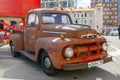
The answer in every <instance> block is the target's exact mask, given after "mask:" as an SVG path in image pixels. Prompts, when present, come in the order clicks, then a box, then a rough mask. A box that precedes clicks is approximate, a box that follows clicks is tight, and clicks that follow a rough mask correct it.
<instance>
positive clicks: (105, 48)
mask: <svg viewBox="0 0 120 80" xmlns="http://www.w3.org/2000/svg"><path fill="white" fill-rule="evenodd" d="M107 48H108V44H107V43H103V45H102V49H103V50H105V51H107Z"/></svg>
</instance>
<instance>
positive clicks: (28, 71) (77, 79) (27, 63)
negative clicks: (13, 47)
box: [0, 36, 120, 80]
mask: <svg viewBox="0 0 120 80" xmlns="http://www.w3.org/2000/svg"><path fill="white" fill-rule="evenodd" d="M106 39H107V41H108V44H109V48H108V52H109V56H113V61H112V62H109V63H106V64H103V65H101V66H99V67H94V68H90V69H83V70H76V71H61V72H60V73H59V74H57V75H55V76H47V75H46V74H45V73H44V72H43V71H42V69H41V67H40V65H39V64H38V63H36V62H33V61H32V60H30V59H28V58H26V57H25V56H21V57H18V58H13V57H12V56H11V54H10V48H9V46H8V45H5V46H2V47H0V80H120V62H119V61H120V47H119V46H120V44H119V43H120V40H119V39H118V37H117V36H107V37H106Z"/></svg>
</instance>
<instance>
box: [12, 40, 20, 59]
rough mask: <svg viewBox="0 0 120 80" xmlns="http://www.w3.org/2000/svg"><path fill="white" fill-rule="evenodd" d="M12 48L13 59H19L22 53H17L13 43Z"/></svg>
mask: <svg viewBox="0 0 120 80" xmlns="http://www.w3.org/2000/svg"><path fill="white" fill-rule="evenodd" d="M10 48H11V54H12V56H13V57H19V56H20V53H19V52H16V51H15V46H14V44H13V42H12V43H11V44H10Z"/></svg>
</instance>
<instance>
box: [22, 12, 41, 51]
mask: <svg viewBox="0 0 120 80" xmlns="http://www.w3.org/2000/svg"><path fill="white" fill-rule="evenodd" d="M26 26H27V27H26V29H25V31H24V44H25V50H28V51H32V52H33V51H35V42H36V40H37V33H39V18H38V14H37V13H30V14H29V15H28V17H27V24H26Z"/></svg>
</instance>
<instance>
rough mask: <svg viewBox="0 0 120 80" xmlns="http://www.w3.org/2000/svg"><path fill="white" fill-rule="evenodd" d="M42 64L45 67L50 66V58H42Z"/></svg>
mask: <svg viewBox="0 0 120 80" xmlns="http://www.w3.org/2000/svg"><path fill="white" fill-rule="evenodd" d="M44 65H45V67H46V68H47V69H49V68H50V66H51V62H50V59H49V58H48V57H46V58H45V60H44Z"/></svg>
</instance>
